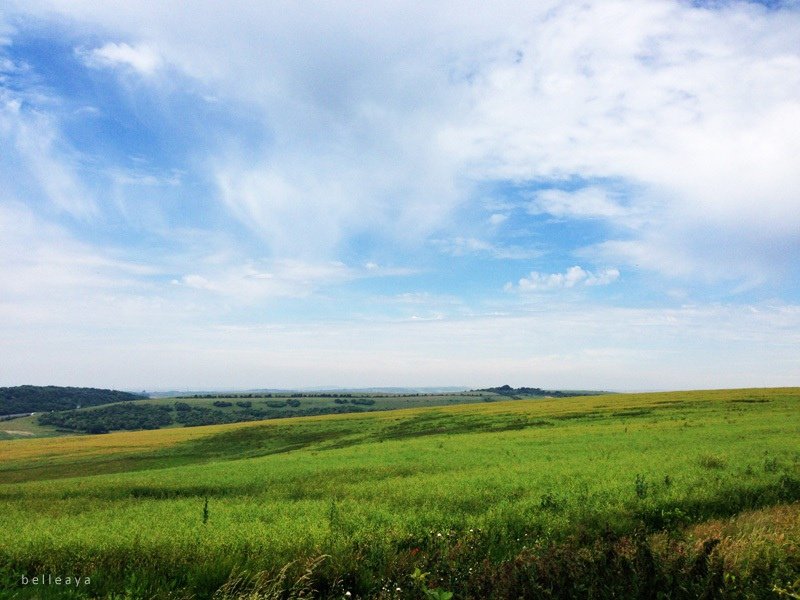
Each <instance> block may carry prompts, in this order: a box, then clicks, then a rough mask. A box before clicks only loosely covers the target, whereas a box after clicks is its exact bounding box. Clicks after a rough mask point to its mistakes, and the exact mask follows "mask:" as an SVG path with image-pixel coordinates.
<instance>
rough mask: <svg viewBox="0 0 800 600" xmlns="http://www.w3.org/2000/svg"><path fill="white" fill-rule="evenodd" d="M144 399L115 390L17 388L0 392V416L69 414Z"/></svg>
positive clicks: (139, 395)
mask: <svg viewBox="0 0 800 600" xmlns="http://www.w3.org/2000/svg"><path fill="white" fill-rule="evenodd" d="M145 397H146V396H142V395H141V394H131V393H129V392H120V391H117V390H100V389H96V388H80V387H58V386H54V385H47V386H38V385H20V386H16V387H3V388H0V416H3V415H15V414H19V413H32V412H48V411H51V410H69V409H73V408H77V407H81V408H84V407H87V406H99V405H101V404H110V403H112V402H124V401H127V400H141V399H142V398H145Z"/></svg>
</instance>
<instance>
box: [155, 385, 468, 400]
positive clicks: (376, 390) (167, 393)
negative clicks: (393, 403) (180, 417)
mask: <svg viewBox="0 0 800 600" xmlns="http://www.w3.org/2000/svg"><path fill="white" fill-rule="evenodd" d="M466 391H469V388H467V387H464V386H441V387H363V388H358V387H324V386H317V387H298V388H253V389H217V390H164V391H156V392H148V395H149V396H150V397H152V398H173V397H177V396H190V395H194V394H198V395H201V396H202V395H205V394H216V395H220V394H231V395H232V396H236V395H240V394H291V393H293V392H301V393H311V392H320V393H334V394H341V393H353V394H456V393H459V392H466Z"/></svg>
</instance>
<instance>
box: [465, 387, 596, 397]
mask: <svg viewBox="0 0 800 600" xmlns="http://www.w3.org/2000/svg"><path fill="white" fill-rule="evenodd" d="M474 391H476V392H492V393H494V394H500V395H501V396H543V397H544V396H546V397H548V398H568V397H570V396H595V395H597V394H604V393H605V392H589V391H581V390H578V391H576V390H566V391H559V390H543V389H541V388H531V387H519V388H512V387H511V386H510V385H501V386H500V387H493V388H485V389H482V390H474Z"/></svg>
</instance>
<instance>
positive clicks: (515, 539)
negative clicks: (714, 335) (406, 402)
mask: <svg viewBox="0 0 800 600" xmlns="http://www.w3.org/2000/svg"><path fill="white" fill-rule="evenodd" d="M798 440H800V389H798V388H786V389H771V390H726V391H703V392H673V393H664V394H626V395H604V396H595V397H588V398H564V399H551V400H547V399H536V400H517V401H505V402H483V401H481V402H479V403H476V404H469V405H458V406H443V407H432V408H412V409H407V410H395V411H383V412H367V413H355V414H343V415H328V416H321V417H302V418H288V419H278V420H271V421H259V422H250V423H239V424H232V425H219V426H210V427H187V428H171V429H163V430H156V431H140V432H122V433H113V434H106V435H98V436H70V437H60V438H41V439H18V440H11V441H2V442H0V482H2V485H0V515H2V532H3V535H2V537H0V587H2V588H3V590H4V591H3V592H2V593H0V595H3V594H4V595H3V597H11V598H29V597H30V598H51V597H53V598H55V597H76V598H79V597H102V598H175V599H177V598H198V599H199V598H211V597H216V598H238V597H247V598H294V597H322V598H344V597H348V598H440V599H444V598H447V597H449V596H448V593H450V592H452V593H453V594H454V595H453V597H454V598H520V597H522V598H537V597H544V598H546V597H564V598H585V597H593V598H612V597H622V598H655V597H659V596H658V594H661V596H660V597H662V598H698V597H702V596H703V594H706V597H709V598H711V597H724V598H781V597H783V598H791V597H797V595H798V594H800V550H799V548H800V504H798V501H800V443H799V442H798ZM37 575H39V576H41V575H52V576H56V575H60V576H62V577H65V576H73V577H74V576H79V577H81V578H83V577H89V578H90V583H89V584H88V585H85V586H79V587H77V588H70V590H69V591H68V590H67V589H66V588H65V586H58V585H53V584H51V585H45V586H42V585H39V586H31V585H28V586H22V585H21V582H22V578H23V577H27V578H29V579H30V578H32V577H34V576H37ZM398 588H399V589H398ZM348 592H349V594H350V595H349V596H346V594H347V593H348ZM304 594H305V595H304ZM792 594H794V596H793V595H792Z"/></svg>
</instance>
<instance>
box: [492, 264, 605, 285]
mask: <svg viewBox="0 0 800 600" xmlns="http://www.w3.org/2000/svg"><path fill="white" fill-rule="evenodd" d="M617 279H619V270H617V269H605V270H603V271H598V272H596V273H593V272H591V271H586V270H584V269H583V268H581V267H579V266H577V265H576V266H574V267H570V268H569V269H567V270H566V271H565V272H564V273H539V272H538V271H531V274H530V275H528V276H527V277H522V278H521V279H520V280H519V281H518V282H517V285H516V286H515V285H514V284H513V283H511V282H509V283H507V284H506V285H505V289H506V291H517V292H540V291H550V290H559V289H569V288H574V287H580V286H586V287H591V286H596V285H608V284H610V283H613V282H614V281H616V280H617Z"/></svg>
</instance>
